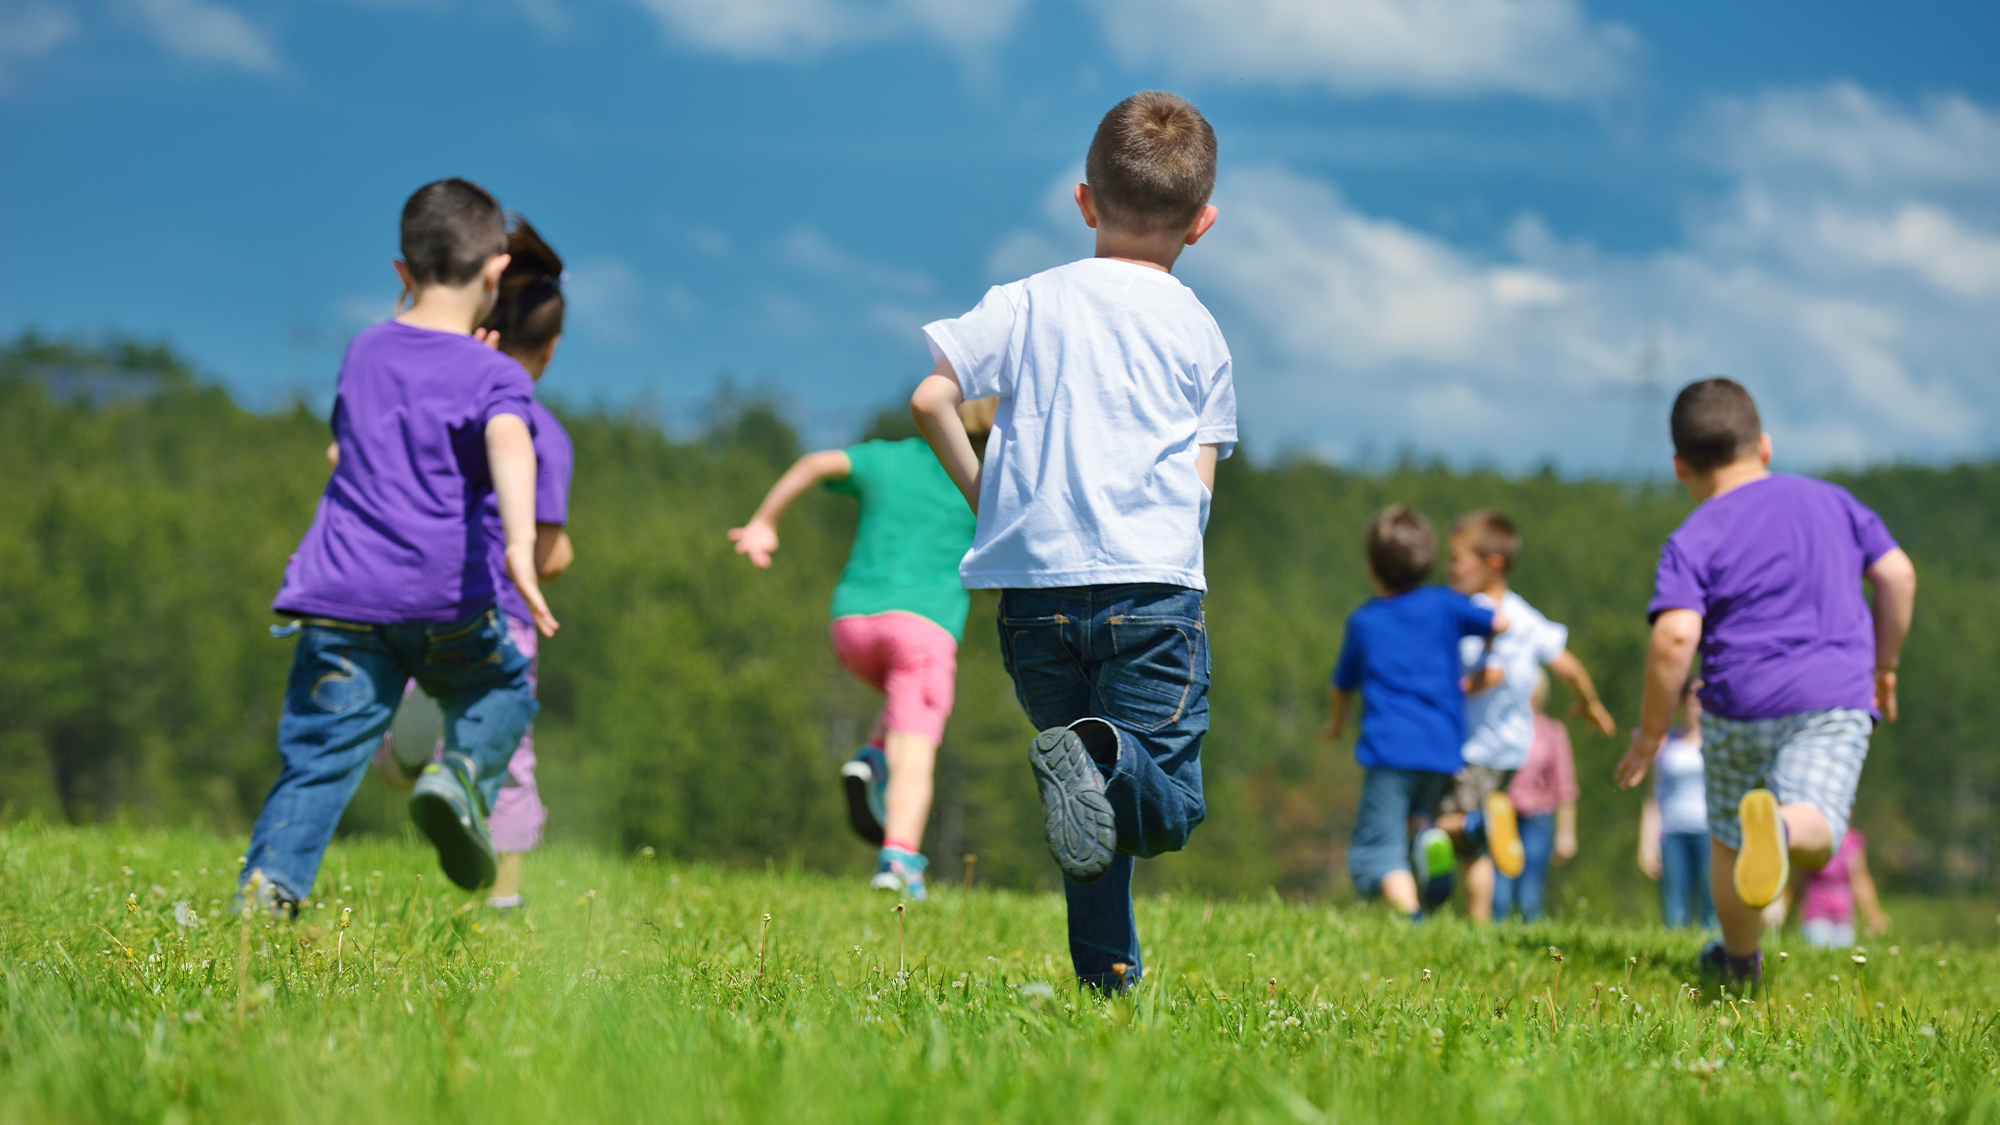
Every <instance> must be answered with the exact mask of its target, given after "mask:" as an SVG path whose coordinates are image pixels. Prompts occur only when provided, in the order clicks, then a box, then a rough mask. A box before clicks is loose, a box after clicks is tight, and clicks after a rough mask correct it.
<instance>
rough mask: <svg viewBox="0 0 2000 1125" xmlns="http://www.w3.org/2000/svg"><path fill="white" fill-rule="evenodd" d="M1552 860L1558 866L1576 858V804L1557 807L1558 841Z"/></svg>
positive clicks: (1569, 803)
mask: <svg viewBox="0 0 2000 1125" xmlns="http://www.w3.org/2000/svg"><path fill="white" fill-rule="evenodd" d="M1550 858H1551V859H1553V860H1555V861H1556V863H1557V864H1558V865H1560V864H1564V863H1568V862H1569V861H1570V860H1572V859H1575V858H1576V802H1575V801H1564V802H1563V803H1562V804H1560V805H1557V806H1556V841H1555V847H1554V849H1553V851H1552V852H1551V853H1550Z"/></svg>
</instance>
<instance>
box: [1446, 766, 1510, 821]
mask: <svg viewBox="0 0 2000 1125" xmlns="http://www.w3.org/2000/svg"><path fill="white" fill-rule="evenodd" d="M1513 776H1514V771H1513V770H1496V769H1494V768H1493V767H1492V766H1479V765H1474V764H1472V763H1471V762H1467V763H1466V764H1465V768H1464V769H1462V770H1460V771H1458V776H1457V777H1454V778H1452V779H1451V786H1450V788H1448V789H1446V790H1445V792H1444V799H1443V800H1441V801H1439V802H1438V815H1439V816H1443V815H1444V814H1446V813H1470V812H1475V811H1477V810H1479V809H1483V808H1485V807H1486V798H1487V797H1488V796H1490V795H1492V794H1494V793H1498V792H1500V791H1501V790H1502V789H1505V788H1507V781H1508V779H1509V778H1512V777H1513Z"/></svg>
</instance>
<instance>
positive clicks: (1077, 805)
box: [910, 91, 1236, 990]
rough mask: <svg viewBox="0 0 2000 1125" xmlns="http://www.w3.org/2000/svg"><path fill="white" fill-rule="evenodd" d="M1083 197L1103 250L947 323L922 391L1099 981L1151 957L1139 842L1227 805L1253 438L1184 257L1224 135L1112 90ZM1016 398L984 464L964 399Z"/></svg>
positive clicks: (1046, 824) (1167, 101)
mask: <svg viewBox="0 0 2000 1125" xmlns="http://www.w3.org/2000/svg"><path fill="white" fill-rule="evenodd" d="M1084 167H1085V175H1086V179H1087V182H1085V183H1081V184H1078V185H1077V186H1076V191H1075V199H1076V205H1077V209H1078V211H1079V212H1081V214H1082V217H1083V222H1084V225H1085V226H1088V227H1092V228H1094V229H1095V230H1096V231H1097V247H1096V256H1095V257H1092V258H1086V259H1083V260H1082V261H1077V262H1071V263H1070V264H1068V265H1065V266H1058V267H1056V268H1055V269H1052V270H1047V271H1045V272H1042V273H1038V274H1035V275H1034V276H1032V277H1029V278H1027V279H1025V280H1022V281H1016V282H1013V283H1011V284H1008V285H1001V286H996V287H994V288H993V289H991V290H989V291H988V292H987V294H986V297H985V299H983V300H981V301H980V302H979V305H978V307H976V308H974V309H973V310H972V311H971V312H969V313H967V314H965V315H964V316H962V317H959V318H957V319H954V320H941V321H937V322H935V323H933V324H929V325H926V326H925V327H924V335H925V337H926V338H927V339H928V340H929V342H930V346H931V354H932V356H933V357H934V358H935V359H936V360H937V365H936V367H935V368H933V369H932V371H931V373H930V375H929V376H927V377H926V378H925V379H924V381H923V382H922V383H921V384H920V385H919V386H918V387H917V391H916V394H915V395H914V396H912V397H911V400H910V411H911V414H912V415H913V416H914V417H915V418H916V421H917V425H918V426H919V428H921V429H922V431H923V433H924V436H925V438H927V439H928V440H929V442H930V445H931V448H932V450H934V451H935V452H936V454H937V458H938V460H939V461H940V462H942V463H943V465H944V467H945V470H946V471H947V472H949V473H950V474H951V478H952V480H953V481H954V482H955V483H956V484H957V485H958V488H959V491H960V492H961V493H962V494H963V495H964V497H965V502H966V503H967V504H970V505H971V506H972V507H973V508H974V510H976V511H977V512H978V515H979V520H978V530H977V531H976V533H975V535H974V538H973V543H972V549H971V550H970V551H969V552H967V553H966V556H965V561H964V562H963V563H962V564H961V565H960V567H959V574H960V576H961V577H962V578H963V579H964V584H965V586H966V587H967V588H968V589H988V588H997V589H999V590H1000V591H1001V593H1000V615H999V617H1000V619H999V627H1000V652H1001V656H1002V659H1003V660H1004V661H1005V663H1006V666H1007V671H1008V674H1009V675H1011V676H1012V677H1013V679H1014V689H1015V694H1016V696H1017V697H1018V698H1019V699H1020V701H1021V707H1022V709H1023V710H1024V711H1026V712H1027V715H1028V718H1029V720H1030V721H1031V722H1033V723H1034V724H1035V726H1037V727H1040V728H1042V731H1041V733H1040V734H1039V735H1037V736H1036V737H1035V739H1034V741H1033V742H1032V743H1031V744H1030V747H1029V764H1030V765H1031V767H1032V768H1033V770H1034V774H1035V782H1036V785H1037V787H1038V789H1039V790H1040V793H1041V798H1042V806H1043V810H1044V814H1045V815H1044V821H1043V831H1044V835H1045V838H1046V839H1047V842H1048V845H1049V852H1050V854H1051V855H1052V856H1053V857H1054V858H1055V860H1056V864H1057V866H1059V867H1061V868H1062V872H1063V891H1064V894H1065V896H1066V898H1067V900H1068V905H1069V942H1070V961H1071V964H1072V966H1073V967H1074V969H1075V971H1076V976H1077V980H1078V981H1079V982H1080V983H1082V984H1085V985H1089V986H1091V987H1095V988H1100V989H1106V990H1120V989H1123V988H1124V987H1125V986H1127V985H1128V984H1130V983H1132V982H1134V981H1136V980H1138V979H1139V977H1140V974H1141V972H1142V968H1141V961H1140V953H1139V934H1138V929H1137V927H1136V925H1135V923H1134V921H1133V917H1132V868H1133V860H1134V859H1135V858H1144V857H1149V856H1155V855H1159V854H1161V853H1162V852H1170V851H1178V850H1180V849H1181V848H1183V847H1185V846H1186V845H1187V840H1188V834H1189V833H1191V832H1193V831H1194V829H1195V826H1196V825H1198V824H1200V823H1201V820H1202V817H1203V815H1204V807H1203V804H1202V792H1201V739H1202V735H1203V733H1204V732H1206V731H1207V730H1208V675H1209V657H1208V634H1207V632H1206V629H1205V627H1204V623H1203V619H1202V594H1203V592H1204V591H1205V590H1206V589H1207V581H1206V579H1205V578H1204V577H1203V570H1202V533H1203V532H1204V531H1205V530H1206V529H1207V526H1208V512H1209V498H1210V494H1211V491H1212V489H1213V488H1214V483H1215V463H1216V461H1217V460H1218V459H1220V458H1222V457H1226V456H1228V455H1229V453H1230V451H1231V450H1233V449H1234V448H1235V444H1236V394H1235V389H1234V385H1233V384H1232V382H1231V378H1230V358H1229V346H1228V345H1227V344H1226V343H1225V342H1224V341H1223V338H1222V332H1221V330H1220V329H1219V328H1217V327H1216V324H1215V319H1214V318H1213V317H1211V316H1210V315H1209V313H1208V310H1207V309H1206V308H1204V307H1202V304H1201V302H1200V300H1198V299H1197V298H1196V297H1195V295H1194V292H1193V291H1192V290H1190V289H1188V287H1187V286H1185V285H1183V284H1181V283H1180V281H1179V280H1177V279H1176V278H1175V277H1174V276H1173V273H1172V270H1173V266H1174V263H1175V261H1176V260H1177V259H1178V258H1179V256H1180V253H1181V250H1182V249H1183V248H1185V247H1187V246H1192V245H1194V243H1195V242H1196V241H1197V240H1199V239H1200V238H1201V236H1202V235H1203V234H1205V233H1207V231H1208V229H1209V227H1210V226H1211V225H1213V224H1214V222H1215V216H1216V210H1215V208H1214V207H1213V206H1211V205H1210V204H1209V202H1208V197H1209V193H1210V192H1211V191H1212V190H1213V189H1214V187H1215V132H1214V130H1212V129H1211V128H1210V127H1209V124H1208V122H1207V121H1206V120H1204V119H1203V118H1202V116H1201V114H1200V113H1198V112H1197V111H1196V110H1195V108H1194V107H1193V106H1192V105H1189V104H1188V103H1187V102H1186V101H1184V100H1182V99H1181V98H1178V97H1176V96H1174V95H1172V94H1166V93H1159V92H1157V91H1147V92H1144V93H1139V94H1134V95H1133V96H1131V97H1129V98H1127V99H1125V100H1124V101H1122V102H1120V103H1118V104H1117V105H1116V106H1114V107H1112V109H1111V111H1110V112H1109V113H1107V114H1105V115H1104V119H1103V120H1102V121H1101V122H1100V123H1099V124H1098V127H1097V133H1096V135H1095V136H1094V137H1093V138H1092V139H1091V143H1090V150H1089V153H1088V155H1087V156H1086V158H1085V165H1084ZM989 395H997V396H998V397H999V400H1000V401H999V409H998V412H997V414H996V417H995V420H994V426H993V436H992V438H991V439H990V441H989V443H988V446H987V453H986V464H985V467H984V469H983V470H982V468H981V465H980V462H979V459H978V458H977V457H976V456H975V455H974V453H973V449H972V444H971V442H970V441H969V440H968V439H967V436H966V434H965V430H964V427H963V425H962V423H961V422H960V420H959V416H958V413H957V410H956V407H957V405H958V404H959V403H961V402H963V401H965V400H966V399H968V398H984V397H986V396H989Z"/></svg>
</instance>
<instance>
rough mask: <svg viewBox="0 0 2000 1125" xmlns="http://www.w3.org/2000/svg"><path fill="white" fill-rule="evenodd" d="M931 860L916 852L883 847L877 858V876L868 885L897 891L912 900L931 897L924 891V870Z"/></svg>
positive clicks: (883, 889)
mask: <svg viewBox="0 0 2000 1125" xmlns="http://www.w3.org/2000/svg"><path fill="white" fill-rule="evenodd" d="M930 865H931V861H930V860H927V859H925V858H924V857H923V856H921V855H918V854H917V853H916V852H906V851H904V850H903V849H901V848H883V849H882V851H881V853H880V854H879V855H877V856H876V858H875V877H874V878H873V879H870V880H868V885H869V886H871V887H874V888H875V889H876V890H878V891H895V892H896V893H897V894H900V895H902V896H903V897H904V898H907V899H909V900H910V901H911V902H922V901H924V900H925V899H926V898H928V897H929V895H927V894H926V893H925V891H924V870H925V869H926V868H928V867H930Z"/></svg>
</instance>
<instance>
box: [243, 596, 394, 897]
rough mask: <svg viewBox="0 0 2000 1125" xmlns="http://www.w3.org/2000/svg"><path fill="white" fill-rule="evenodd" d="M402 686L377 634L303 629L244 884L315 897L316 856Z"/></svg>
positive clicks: (324, 624)
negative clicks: (274, 771) (256, 877)
mask: <svg viewBox="0 0 2000 1125" xmlns="http://www.w3.org/2000/svg"><path fill="white" fill-rule="evenodd" d="M408 679H409V676H408V675H407V673H405V671H404V670H403V667H402V666H401V665H400V664H399V663H398V661H397V660H396V658H395V656H394V654H393V652H392V651H391V647H390V645H389V644H388V642H387V638H385V637H384V635H383V629H382V628H381V627H379V626H371V625H361V624H354V623H349V622H337V621H327V620H322V619H308V620H307V621H306V623H305V624H304V627H303V629H302V630H301V632H300V634H299V640H298V646H297V647H296V648H295V649H294V650H293V652H292V670H291V675H290V677H289V678H288V680H287V682H286V687H285V709H284V713H283V714H282V715H281V716H280V718H279V720H278V754H279V756H280V757H282V758H283V759H284V769H283V770H282V771H281V772H280V773H279V774H278V780H277V783H276V784H274V785H272V786H271V792H270V795H269V796H267V797H266V798H265V799H264V808H263V811H262V812H260V813H259V814H258V815H257V825H256V827H255V828H254V829H252V830H251V834H250V847H249V850H248V851H246V852H245V853H244V857H245V859H244V866H243V881H244V882H245V883H247V882H248V881H249V880H250V877H251V876H252V875H253V874H257V873H261V874H262V875H263V877H264V881H265V883H266V885H268V886H270V887H271V888H272V889H273V890H274V891H277V892H279V893H280V894H282V895H283V896H284V897H287V898H290V899H292V900H297V899H300V898H303V897H305V896H306V895H307V894H310V893H311V892H312V886H313V880H314V879H315V878H317V877H318V875H319V863H320V857H321V856H322V855H324V854H325V852H326V845H327V842H328V841H329V840H331V839H332V838H333V829H334V826H335V825H336V824H338V823H339V822H340V815H341V813H343V812H345V811H346V809H347V802H348V801H349V800H350V799H352V798H353V796H354V790H355V787H356V786H358V785H359V784H360V783H361V776H362V774H363V773H364V772H365V771H366V770H367V768H368V761H369V759H370V758H371V757H372V756H373V755H374V753H375V748H376V746H377V745H378V744H379V743H380V741H381V738H382V733H383V732H384V731H386V730H387V729H388V728H389V721H390V719H391V718H392V717H393V716H394V715H395V713H396V704H397V702H398V701H400V700H401V699H402V695H403V685H404V684H405V683H406V682H407V681H408Z"/></svg>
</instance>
